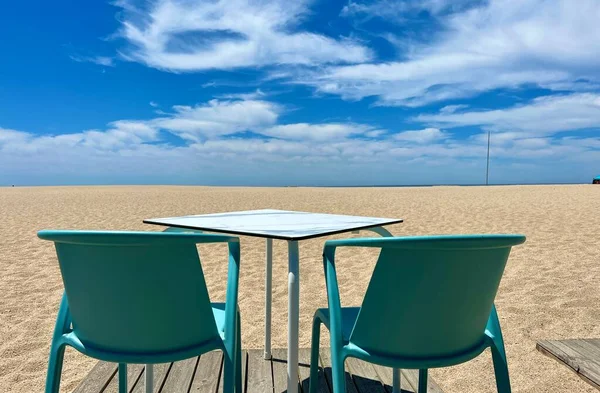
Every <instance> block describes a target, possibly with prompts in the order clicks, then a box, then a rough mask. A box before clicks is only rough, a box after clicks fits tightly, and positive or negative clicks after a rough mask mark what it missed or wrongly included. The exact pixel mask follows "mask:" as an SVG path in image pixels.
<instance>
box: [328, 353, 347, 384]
mask: <svg viewBox="0 0 600 393" xmlns="http://www.w3.org/2000/svg"><path fill="white" fill-rule="evenodd" d="M331 379H332V382H333V389H332V392H333V393H346V370H345V368H344V358H343V357H342V356H341V354H340V353H339V350H337V348H335V347H331Z"/></svg>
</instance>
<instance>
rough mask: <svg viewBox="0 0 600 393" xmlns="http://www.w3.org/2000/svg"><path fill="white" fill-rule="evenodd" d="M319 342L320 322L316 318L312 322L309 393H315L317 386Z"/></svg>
mask: <svg viewBox="0 0 600 393" xmlns="http://www.w3.org/2000/svg"><path fill="white" fill-rule="evenodd" d="M320 341H321V320H320V319H319V318H317V317H315V318H314V320H313V327H312V342H311V346H310V379H309V382H308V383H309V388H308V390H309V393H317V385H318V384H319V345H320Z"/></svg>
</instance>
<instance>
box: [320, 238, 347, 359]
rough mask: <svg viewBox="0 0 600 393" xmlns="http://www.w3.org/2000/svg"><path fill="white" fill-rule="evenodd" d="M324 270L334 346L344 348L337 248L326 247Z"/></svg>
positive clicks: (330, 328) (330, 329) (330, 330)
mask: <svg viewBox="0 0 600 393" xmlns="http://www.w3.org/2000/svg"><path fill="white" fill-rule="evenodd" d="M323 268H324V269H325V285H326V287H327V305H328V308H329V332H330V333H331V343H332V345H337V346H339V347H341V346H342V342H343V337H342V305H341V302H340V289H339V286H338V281H337V274H336V271H335V248H334V247H325V249H324V251H323Z"/></svg>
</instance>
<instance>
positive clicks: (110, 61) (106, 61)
mask: <svg viewBox="0 0 600 393" xmlns="http://www.w3.org/2000/svg"><path fill="white" fill-rule="evenodd" d="M69 57H70V58H71V60H73V61H76V62H78V63H94V64H98V65H101V66H105V67H114V66H115V59H114V58H112V57H108V56H79V55H71V56H69Z"/></svg>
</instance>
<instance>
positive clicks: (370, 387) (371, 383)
mask: <svg viewBox="0 0 600 393" xmlns="http://www.w3.org/2000/svg"><path fill="white" fill-rule="evenodd" d="M346 370H348V372H349V373H350V375H352V379H353V380H354V384H355V385H356V388H357V389H358V391H359V392H360V393H386V391H385V388H384V387H383V383H381V381H380V380H379V376H378V375H377V372H376V371H375V368H373V366H372V365H371V364H370V363H367V362H364V361H362V360H360V359H356V358H348V359H346Z"/></svg>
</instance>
